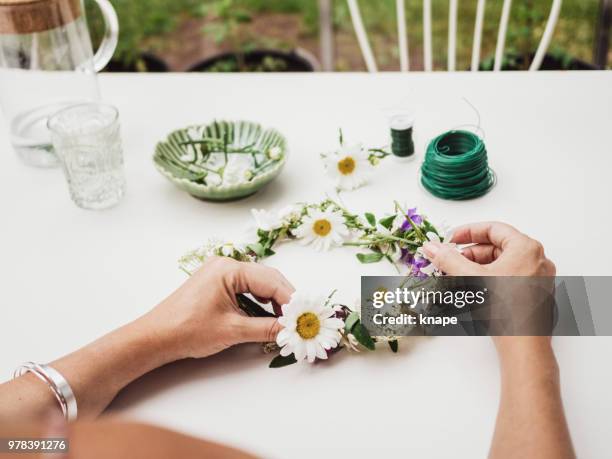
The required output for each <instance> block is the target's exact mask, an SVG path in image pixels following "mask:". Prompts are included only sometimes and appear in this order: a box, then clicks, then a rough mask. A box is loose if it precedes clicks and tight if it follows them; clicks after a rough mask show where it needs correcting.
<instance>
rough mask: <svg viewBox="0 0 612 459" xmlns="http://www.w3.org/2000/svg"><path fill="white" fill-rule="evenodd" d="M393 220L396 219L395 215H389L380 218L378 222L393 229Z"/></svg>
mask: <svg viewBox="0 0 612 459" xmlns="http://www.w3.org/2000/svg"><path fill="white" fill-rule="evenodd" d="M393 220H395V215H389V216H388V217H385V218H381V219H380V220H378V223H380V224H381V225H382V226H384V227H385V228H387V229H391V225H393Z"/></svg>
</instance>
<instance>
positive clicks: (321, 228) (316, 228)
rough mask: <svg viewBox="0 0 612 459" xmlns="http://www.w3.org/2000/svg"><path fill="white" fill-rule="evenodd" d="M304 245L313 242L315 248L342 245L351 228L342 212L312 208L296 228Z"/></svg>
mask: <svg viewBox="0 0 612 459" xmlns="http://www.w3.org/2000/svg"><path fill="white" fill-rule="evenodd" d="M294 234H295V235H296V236H297V237H298V238H300V239H301V241H300V242H301V244H302V245H307V244H312V245H313V247H314V249H315V250H318V251H323V250H329V248H330V247H332V246H336V245H341V244H342V242H343V241H344V239H345V238H346V237H347V236H348V234H349V230H348V228H347V227H346V224H345V223H344V217H343V216H342V212H341V211H339V210H336V211H331V210H327V211H322V210H319V209H317V210H311V211H309V213H308V214H307V215H305V216H304V217H303V218H302V224H301V225H300V226H298V227H297V228H296V229H295V230H294Z"/></svg>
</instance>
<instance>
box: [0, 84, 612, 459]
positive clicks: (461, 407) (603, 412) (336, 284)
mask: <svg viewBox="0 0 612 459" xmlns="http://www.w3.org/2000/svg"><path fill="white" fill-rule="evenodd" d="M100 84H101V89H102V94H103V97H104V99H105V100H106V101H107V102H110V103H112V104H115V105H116V106H117V107H118V108H119V110H120V114H121V115H120V116H121V124H122V130H123V142H124V149H125V158H126V174H127V180H128V193H127V195H126V197H125V200H124V201H123V202H122V203H121V205H119V206H118V207H116V208H114V209H112V210H109V211H104V212H88V211H83V210H80V209H78V208H77V207H75V206H74V205H73V204H72V203H71V201H70V199H69V197H68V193H67V189H66V184H65V182H64V179H63V176H62V173H61V172H60V170H39V169H32V168H28V167H26V166H24V165H22V164H21V163H20V162H19V161H18V159H17V158H16V156H15V155H14V153H13V152H12V151H11V150H10V147H9V144H8V136H7V132H6V126H5V125H4V123H2V125H1V126H0V149H1V150H2V151H1V154H0V177H1V181H0V187H1V189H2V192H1V193H0V209H1V211H0V212H1V213H0V215H1V223H0V234H1V237H0V254H1V257H2V262H1V263H0V285H1V286H2V287H1V292H2V296H1V298H0V304H1V309H0V311H1V316H0V317H1V320H0V345H1V347H0V368H1V369H2V371H1V376H0V380H3V379H7V378H8V377H9V375H10V372H11V370H12V368H14V367H15V366H16V365H17V364H18V363H20V362H22V361H24V360H35V361H49V360H52V359H54V358H56V357H58V356H60V355H62V354H64V353H67V352H69V351H71V350H74V349H75V348H77V347H79V346H81V345H84V344H85V343H87V342H89V341H91V340H93V339H94V338H96V337H98V336H99V335H101V334H103V333H105V332H107V331H109V330H111V329H113V328H115V327H117V326H119V325H121V324H123V323H125V322H127V321H129V320H131V319H133V318H135V317H137V316H138V315H140V314H142V313H144V312H145V311H147V310H148V309H149V308H151V307H152V306H154V305H155V304H156V303H157V302H159V301H160V300H161V299H162V298H164V297H165V295H167V294H168V293H169V292H171V291H172V290H173V289H174V288H175V287H177V286H178V285H179V284H180V283H181V281H182V280H183V279H184V275H183V274H182V273H181V272H180V271H179V270H178V269H177V259H178V257H179V256H181V255H182V254H183V253H184V252H185V251H186V250H188V249H190V248H193V247H196V246H198V245H199V244H200V243H201V242H203V241H205V240H206V239H207V238H209V237H213V236H222V237H224V238H227V239H229V240H232V239H237V238H238V237H240V236H241V235H242V233H243V229H244V227H245V226H246V224H247V222H248V221H249V218H250V217H249V215H250V214H249V210H250V209H251V208H253V207H257V208H268V209H269V208H278V207H280V206H283V205H285V204H289V203H292V202H295V201H298V200H316V199H319V198H322V197H324V195H325V193H328V192H330V191H331V189H332V187H331V186H330V183H329V182H328V181H327V179H326V178H324V176H323V173H322V169H321V164H320V162H319V160H318V155H319V153H321V152H325V151H329V150H331V149H333V148H335V147H336V145H337V138H338V135H337V133H338V128H339V127H342V128H343V129H344V135H345V139H347V141H348V142H351V141H355V142H356V141H362V142H364V143H365V144H366V145H368V146H378V145H381V144H384V143H385V142H386V141H387V135H388V130H387V127H386V118H385V109H387V108H389V107H397V106H400V107H406V108H409V109H411V110H413V111H414V112H415V113H416V120H417V124H416V127H415V139H416V146H417V152H418V156H417V158H416V160H415V161H413V162H410V163H397V162H395V161H394V159H390V160H388V161H385V162H383V164H382V165H381V166H380V167H379V168H378V169H377V171H376V173H375V175H374V176H373V178H372V183H371V184H370V185H369V186H367V187H365V188H362V189H360V190H357V191H355V192H352V193H346V194H344V195H343V200H344V202H345V203H346V205H347V206H348V207H349V208H351V209H354V210H356V211H366V210H369V211H374V212H377V213H383V212H386V211H390V210H391V209H392V202H393V200H394V199H397V200H399V201H402V202H406V203H408V204H410V205H418V206H419V207H420V209H422V210H423V211H424V212H425V213H427V214H428V215H429V217H430V218H431V219H432V220H433V221H434V222H440V221H442V220H446V221H448V222H449V223H451V224H461V223H466V222H472V221H481V220H502V221H506V222H509V223H512V224H514V225H515V226H517V227H519V228H520V229H521V230H523V231H524V232H526V233H528V234H530V235H531V236H533V237H535V238H537V239H539V240H541V241H542V242H543V243H544V246H545V248H546V251H547V254H548V255H549V257H550V258H551V259H552V260H554V261H555V263H556V265H557V268H558V273H559V274H562V275H587V274H588V275H610V274H612V267H611V266H610V263H609V261H608V260H609V256H610V255H611V253H610V252H611V251H610V247H609V244H606V243H605V241H607V240H609V231H608V228H609V227H610V226H611V224H612V218H611V217H610V210H609V209H610V204H609V200H610V197H611V196H612V187H611V185H610V181H609V179H608V178H607V177H608V174H609V171H610V170H611V168H612V159H611V157H612V155H611V154H610V153H612V147H611V146H610V129H611V126H612V91H611V89H612V72H607V73H606V72H590V73H587V72H584V73H573V72H566V73H549V72H538V73H527V72H525V73H511V72H508V73H506V72H504V73H497V74H493V73H478V74H471V73H456V74H447V73H436V74H417V73H415V74H395V73H391V74H378V75H367V74H314V75H276V74H266V75H261V74H259V75H255V74H254V75H204V74H169V75H112V74H103V75H100ZM464 97H465V98H466V99H467V100H469V101H470V103H471V104H473V105H474V106H475V107H476V108H477V109H478V111H479V113H480V117H481V126H482V129H483V130H484V132H485V135H486V144H487V147H488V151H489V158H490V162H491V165H492V167H493V168H494V169H495V171H496V173H497V176H498V184H497V185H496V187H495V188H494V189H493V190H492V191H491V192H490V193H489V194H488V195H486V196H485V197H483V198H480V199H477V200H473V201H468V202H448V201H442V200H439V199H436V198H433V197H431V196H429V195H428V194H427V193H426V192H425V191H424V190H423V189H422V188H421V187H420V186H419V185H418V180H417V176H418V167H419V165H420V162H421V160H422V155H423V151H424V148H425V145H426V142H427V141H428V140H429V139H431V138H433V137H434V136H435V135H437V134H439V133H441V132H442V131H445V130H448V129H451V128H453V127H456V126H459V125H463V124H475V123H476V122H477V117H476V114H475V113H474V111H473V110H472V109H471V108H470V106H469V105H468V104H467V103H466V102H465V101H464V100H463V98H464ZM214 118H217V119H249V120H257V121H259V122H261V123H262V124H263V125H265V126H273V127H276V128H278V129H279V130H280V131H281V132H283V133H284V134H285V135H286V136H287V139H288V142H289V147H290V155H291V156H290V158H289V161H288V164H287V167H286V169H285V171H284V172H283V174H282V175H281V176H280V177H279V178H278V179H277V180H276V181H275V182H273V183H272V184H270V185H269V186H268V187H267V188H265V189H264V190H262V191H261V192H259V193H258V194H256V195H254V196H252V197H249V198H247V199H244V200H241V201H238V202H232V203H223V204H216V203H207V202H202V201H198V200H196V199H194V198H192V197H190V196H188V195H187V194H185V193H184V192H182V191H180V190H178V189H177V188H175V187H174V186H173V185H172V184H171V183H169V182H167V181H166V180H165V179H164V178H163V177H162V176H161V175H160V174H158V172H157V171H156V170H155V169H154V167H153V164H152V161H151V156H152V153H153V149H154V146H155V144H156V142H157V141H159V140H160V139H162V138H163V137H164V136H165V135H166V133H167V132H169V131H171V130H172V129H175V128H178V127H183V126H185V125H189V124H193V123H200V122H208V121H210V120H212V119H214ZM267 263H268V264H270V265H273V266H275V267H278V268H279V269H281V270H282V271H283V272H284V273H285V274H286V276H287V277H288V278H289V279H290V280H291V281H292V282H293V283H294V284H295V285H296V286H297V287H298V288H308V289H311V290H317V291H321V292H329V291H331V290H332V289H334V288H338V289H339V293H338V298H339V299H340V300H342V301H345V302H349V303H351V304H352V303H353V302H354V301H355V300H356V299H357V298H358V296H359V276H360V275H361V274H393V270H392V269H391V268H390V267H389V266H387V265H384V264H377V265H368V266H364V265H360V264H359V263H357V262H356V260H355V259H354V251H352V250H351V249H348V248H347V249H337V250H334V251H332V252H329V253H325V254H317V253H313V251H311V250H308V249H305V248H302V247H298V246H296V245H286V246H285V247H283V248H282V249H281V250H280V251H279V253H278V254H277V255H275V256H274V257H272V258H270V259H269V260H268V262H267ZM554 345H555V348H556V352H557V355H558V360H559V363H560V368H561V374H562V381H563V397H564V403H565V407H566V410H567V416H568V419H569V424H570V427H571V431H572V435H573V439H574V443H575V445H576V448H577V450H578V452H579V455H580V456H581V457H589V458H598V457H606V456H607V455H608V454H609V447H608V445H609V434H610V421H609V419H610V418H609V414H610V413H611V412H612V394H611V392H610V387H612V369H611V366H610V355H611V352H612V338H609V337H591V338H588V337H573V338H569V337H565V338H555V339H554ZM269 359H270V357H269V356H265V355H262V354H261V351H260V348H259V347H258V346H257V345H245V346H240V347H237V348H234V349H231V350H229V351H226V352H224V353H222V354H221V355H218V356H215V357H211V358H208V359H204V360H199V361H184V362H178V363H175V364H172V365H169V366H167V367H164V368H162V369H159V370H156V371H154V372H152V373H151V374H149V375H146V376H145V377H143V378H142V379H141V380H139V381H137V382H135V383H133V384H132V385H131V386H129V387H128V388H127V389H126V390H125V391H124V392H122V393H121V394H120V396H119V397H118V399H117V400H116V401H115V402H114V404H113V405H112V407H111V409H112V410H113V411H115V412H117V413H120V414H121V415H125V416H129V417H131V418H137V419H142V420H145V421H148V422H152V423H156V424H160V425H163V426H167V427H169V428H173V429H177V430H180V431H184V432H187V433H190V434H194V435H198V436H202V437H206V438H209V439H214V440H218V441H222V442H226V443H228V444H231V445H234V446H237V447H242V448H245V449H247V450H249V451H252V452H254V453H257V454H261V455H263V456H265V457H273V458H301V457H304V458H310V457H318V456H315V454H317V453H321V456H320V457H330V456H331V454H332V452H333V454H335V455H337V457H352V458H356V457H370V456H371V455H372V454H374V457H381V456H382V454H383V453H385V454H401V455H402V456H406V457H450V456H451V455H452V456H457V457H484V456H485V455H486V452H487V450H488V447H489V442H490V438H491V434H492V431H493V425H494V420H495V414H496V410H497V402H498V397H499V387H498V385H499V376H498V368H497V361H496V357H495V353H494V349H493V346H492V344H491V342H490V340H489V339H488V338H452V337H447V338H431V339H414V340H411V341H405V342H402V343H401V351H400V353H399V354H398V355H394V354H391V353H390V352H387V351H386V350H385V351H381V352H378V353H376V354H375V355H374V354H370V355H366V354H361V355H357V356H355V355H342V356H338V358H335V359H334V360H333V361H330V362H328V363H325V364H318V365H314V366H309V365H294V366H292V367H287V368H284V369H277V370H271V369H268V368H267V364H268V361H269ZM323 453H325V454H323Z"/></svg>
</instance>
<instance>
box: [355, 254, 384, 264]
mask: <svg viewBox="0 0 612 459" xmlns="http://www.w3.org/2000/svg"><path fill="white" fill-rule="evenodd" d="M384 256H385V255H384V254H382V253H380V252H372V253H358V254H357V259H358V260H359V261H360V262H362V263H376V262H379V261H380V260H382V259H383V257H384Z"/></svg>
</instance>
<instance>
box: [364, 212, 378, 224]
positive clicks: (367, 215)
mask: <svg viewBox="0 0 612 459" xmlns="http://www.w3.org/2000/svg"><path fill="white" fill-rule="evenodd" d="M364 215H365V218H366V220H367V221H368V223H369V224H370V225H371V226H376V217H375V216H374V214H371V213H370V212H366V213H365V214H364Z"/></svg>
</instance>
